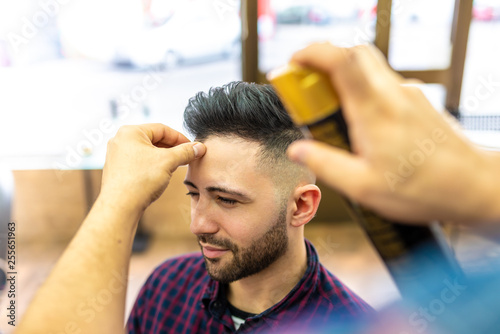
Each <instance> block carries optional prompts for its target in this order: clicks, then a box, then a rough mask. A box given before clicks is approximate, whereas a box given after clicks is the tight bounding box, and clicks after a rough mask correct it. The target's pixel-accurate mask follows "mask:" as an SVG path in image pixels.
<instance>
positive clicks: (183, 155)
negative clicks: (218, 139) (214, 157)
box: [166, 142, 207, 172]
mask: <svg viewBox="0 0 500 334" xmlns="http://www.w3.org/2000/svg"><path fill="white" fill-rule="evenodd" d="M206 151H207V148H206V146H205V145H203V144H202V143H196V142H195V143H184V144H180V145H177V146H174V147H171V148H168V149H167V151H166V154H167V155H168V158H167V161H168V164H169V169H170V171H171V172H173V171H175V170H176V169H177V167H179V166H182V165H187V164H188V163H190V162H191V161H193V160H195V159H198V158H201V157H202V156H203V155H204V154H205V153H206Z"/></svg>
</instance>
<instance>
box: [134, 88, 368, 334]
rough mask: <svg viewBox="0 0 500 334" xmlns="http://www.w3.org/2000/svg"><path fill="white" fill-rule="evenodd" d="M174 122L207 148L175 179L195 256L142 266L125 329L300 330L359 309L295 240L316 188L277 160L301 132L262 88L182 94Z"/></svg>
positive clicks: (311, 211)
mask: <svg viewBox="0 0 500 334" xmlns="http://www.w3.org/2000/svg"><path fill="white" fill-rule="evenodd" d="M184 120H185V126H186V128H187V129H188V131H189V132H190V133H191V134H192V135H194V136H195V138H196V140H197V141H200V142H202V143H204V144H205V146H206V149H207V152H206V154H205V156H204V157H203V158H201V159H199V160H195V161H193V162H191V164H190V165H189V168H188V172H187V175H186V179H185V181H184V183H185V184H186V187H187V190H188V195H189V196H191V231H192V232H193V233H194V234H195V235H196V236H197V237H198V242H199V244H200V248H201V253H197V254H188V255H185V256H181V257H178V258H174V259H170V260H167V261H166V262H165V263H163V264H162V265H160V266H159V267H158V268H157V269H156V270H155V271H154V272H153V273H152V275H151V276H150V277H149V279H148V280H147V282H146V283H145V285H144V286H143V288H142V289H141V291H140V293H139V296H138V298H137V301H136V304H135V306H134V308H133V310H132V313H131V315H130V318H129V321H128V324H127V329H128V331H129V333H164V332H172V333H200V332H204V333H231V332H235V331H237V332H239V333H248V332H255V331H265V332H271V331H273V330H277V329H278V328H279V330H280V331H282V330H286V329H287V326H290V325H292V324H293V326H297V324H294V323H295V322H296V321H297V320H299V319H300V325H301V326H305V327H307V326H311V325H318V321H319V322H321V321H326V320H330V321H331V320H332V318H336V319H352V318H353V317H356V316H359V315H362V314H364V313H365V312H368V311H369V310H370V307H369V306H367V305H366V304H365V303H364V302H363V301H362V300H360V299H359V298H358V297H357V296H356V295H354V294H353V293H352V292H351V291H350V290H348V289H347V288H346V287H345V286H344V285H343V284H342V283H340V282H339V281H338V280H337V279H336V278H335V277H334V276H333V275H332V274H330V273H329V272H328V271H327V270H326V269H325V268H324V267H323V266H322V265H321V264H320V263H319V262H318V256H317V253H316V251H315V249H314V247H313V246H312V245H311V244H310V243H309V242H308V241H307V240H305V239H304V225H305V224H307V223H308V222H309V221H310V220H311V219H312V218H313V217H314V215H315V213H316V210H317V208H318V204H319V201H320V198H321V192H320V190H319V188H318V187H317V186H316V185H314V182H315V178H314V176H313V175H312V174H311V173H310V172H309V171H308V170H307V169H305V168H303V167H300V166H298V165H296V164H294V163H292V162H290V161H289V160H288V159H287V157H286V149H287V147H288V146H289V145H290V144H291V143H292V142H294V141H295V140H297V139H301V138H303V136H302V134H301V132H300V131H299V130H298V129H297V128H296V127H295V126H294V125H293V123H292V122H291V120H290V118H289V117H288V115H287V113H286V111H285V110H284V108H283V106H282V104H281V102H280V101H279V99H278V97H277V96H276V94H275V93H274V91H273V90H272V88H271V87H270V86H263V85H257V84H249V83H244V82H234V83H230V84H228V85H226V86H223V87H220V88H212V89H211V90H210V91H209V93H208V94H204V93H199V94H198V95H196V96H195V97H194V98H192V99H191V100H190V102H189V105H188V107H187V108H186V111H185V114H184ZM292 328H294V327H292Z"/></svg>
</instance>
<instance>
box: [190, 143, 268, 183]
mask: <svg viewBox="0 0 500 334" xmlns="http://www.w3.org/2000/svg"><path fill="white" fill-rule="evenodd" d="M203 143H204V144H205V146H206V147H207V152H206V153H205V155H204V156H203V157H202V158H200V159H198V160H195V161H193V162H191V163H190V164H189V168H188V178H189V179H190V180H191V179H198V178H201V179H202V180H200V181H207V180H210V181H211V182H220V183H224V184H241V185H242V186H244V185H245V184H248V182H247V181H252V179H254V178H257V177H259V178H260V177H262V174H261V173H259V172H258V169H257V163H258V161H257V160H258V153H259V151H260V148H259V145H258V144H257V143H255V142H251V141H248V140H244V139H242V138H239V137H218V136H217V137H216V136H211V137H209V138H208V139H206V140H204V141H203Z"/></svg>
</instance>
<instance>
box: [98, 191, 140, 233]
mask: <svg viewBox="0 0 500 334" xmlns="http://www.w3.org/2000/svg"><path fill="white" fill-rule="evenodd" d="M130 196H133V195H128V194H123V193H122V194H111V193H103V192H101V193H100V194H99V196H98V197H97V199H96V201H95V203H94V205H93V207H92V210H99V211H102V210H104V211H106V212H108V214H111V215H112V216H113V217H117V218H119V219H120V220H121V221H124V222H129V223H130V224H133V225H134V226H135V225H136V224H137V222H138V221H139V219H140V218H141V216H142V215H143V213H144V210H145V207H144V208H143V206H141V205H140V204H138V203H135V202H134V201H133V200H131V198H130Z"/></svg>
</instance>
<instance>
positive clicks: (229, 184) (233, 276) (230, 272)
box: [185, 136, 288, 283]
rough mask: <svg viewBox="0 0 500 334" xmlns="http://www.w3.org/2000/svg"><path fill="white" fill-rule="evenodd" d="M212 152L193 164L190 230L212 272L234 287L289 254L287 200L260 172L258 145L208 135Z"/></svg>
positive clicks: (190, 172) (189, 179)
mask: <svg viewBox="0 0 500 334" xmlns="http://www.w3.org/2000/svg"><path fill="white" fill-rule="evenodd" d="M204 144H205V145H206V147H207V153H206V154H205V156H204V157H203V158H201V159H199V160H195V161H194V162H192V163H190V165H189V168H188V172H187V176H186V180H185V184H186V186H187V188H188V191H189V194H190V196H191V231H192V232H193V233H194V234H196V235H197V236H198V241H199V244H200V247H201V250H202V253H203V255H204V257H205V264H206V267H207V270H208V273H209V274H210V276H211V277H212V278H214V279H215V280H218V281H220V282H224V283H229V282H233V281H236V280H239V279H241V278H244V277H247V276H250V275H253V274H255V273H258V272H260V271H262V270H263V269H265V268H267V267H268V266H269V265H271V264H272V263H273V262H274V261H276V260H277V259H278V258H279V257H281V256H282V255H283V254H284V253H285V252H286V250H287V246H288V234H287V202H286V200H287V199H285V200H284V202H283V203H278V198H277V195H276V194H277V192H276V189H275V185H274V184H273V182H272V180H271V178H270V177H269V176H267V175H265V174H263V173H262V172H260V171H258V169H257V153H258V151H259V148H258V145H257V144H256V143H253V142H248V141H245V140H243V139H239V138H236V137H215V136H212V137H209V138H208V139H207V140H206V141H205V142H204Z"/></svg>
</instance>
